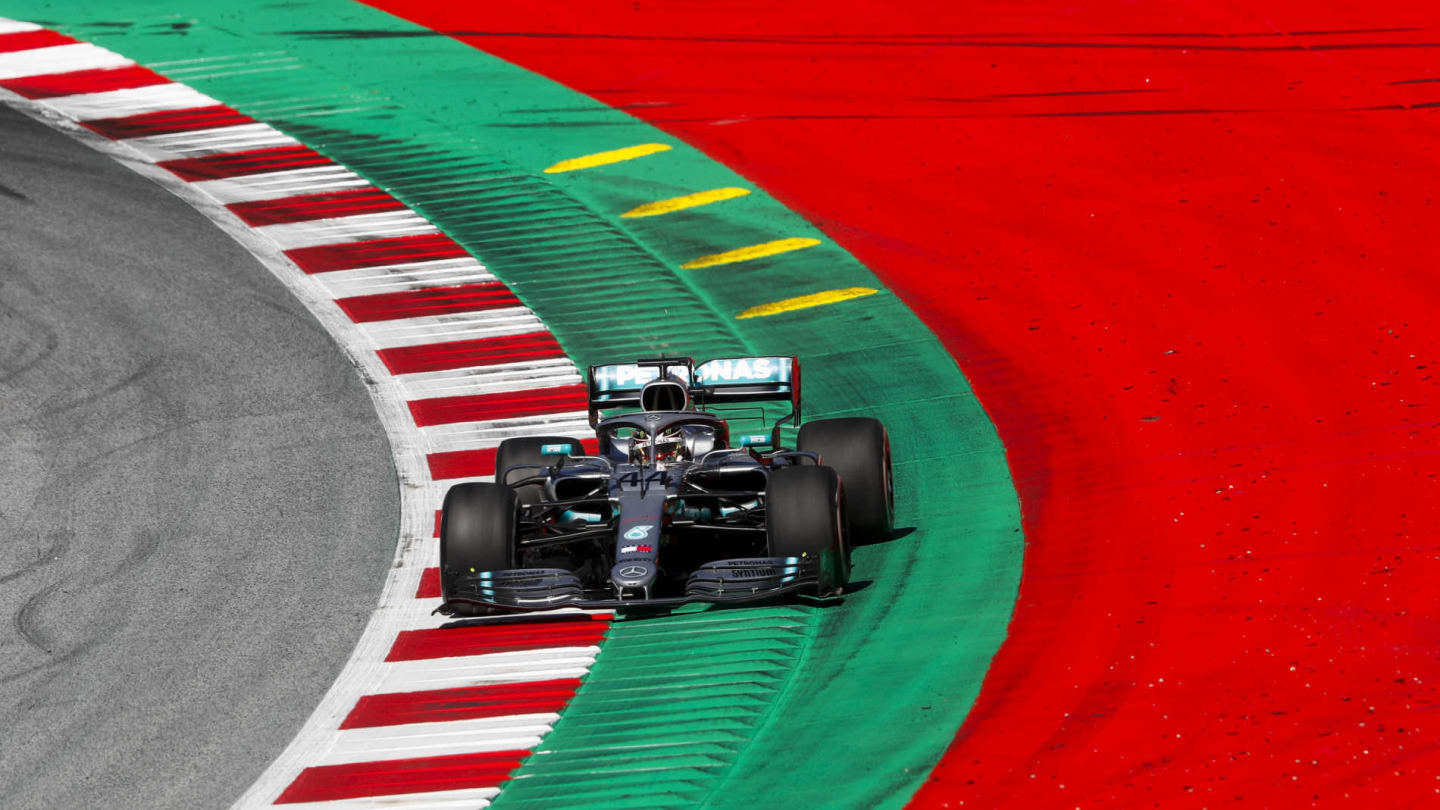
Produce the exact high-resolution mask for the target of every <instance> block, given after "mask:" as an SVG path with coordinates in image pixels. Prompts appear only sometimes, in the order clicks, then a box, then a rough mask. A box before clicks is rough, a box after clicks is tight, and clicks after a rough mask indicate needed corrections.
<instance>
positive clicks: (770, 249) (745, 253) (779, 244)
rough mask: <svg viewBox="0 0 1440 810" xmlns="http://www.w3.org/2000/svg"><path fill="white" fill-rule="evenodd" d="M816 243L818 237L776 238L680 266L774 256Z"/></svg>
mask: <svg viewBox="0 0 1440 810" xmlns="http://www.w3.org/2000/svg"><path fill="white" fill-rule="evenodd" d="M818 244H820V240H819V239H801V238H795V239H776V240H775V241H774V242H762V243H760V244H758V245H750V246H749V247H742V248H735V249H734V250H727V251H725V252H724V253H711V254H709V255H706V256H701V257H700V258H698V259H691V260H690V261H688V262H685V263H684V264H682V265H680V267H681V268H682V269H684V270H697V269H699V268H701V267H714V266H715V265H717V264H731V263H732V262H748V261H750V260H751V259H760V258H764V257H765V256H774V255H775V254H776V253H789V252H790V251H792V250H800V249H802V248H808V247H815V246H816V245H818Z"/></svg>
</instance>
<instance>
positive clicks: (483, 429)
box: [420, 411, 590, 452]
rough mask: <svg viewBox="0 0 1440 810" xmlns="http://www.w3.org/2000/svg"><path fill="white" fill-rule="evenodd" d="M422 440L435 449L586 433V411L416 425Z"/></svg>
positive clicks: (480, 446)
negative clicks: (422, 435)
mask: <svg viewBox="0 0 1440 810" xmlns="http://www.w3.org/2000/svg"><path fill="white" fill-rule="evenodd" d="M420 432H421V433H423V434H425V441H426V442H427V443H428V444H429V446H430V448H431V449H432V450H434V451H436V452H445V451H448V450H474V449H477V448H482V447H499V446H500V442H501V441H503V440H505V439H514V438H517V437H522V436H557V435H558V436H565V435H570V434H580V435H582V436H586V435H589V432H590V415H589V414H587V413H586V412H585V411H572V412H568V413H552V414H546V415H544V416H520V417H515V418H513V419H492V420H490V421H488V422H457V423H456V424H453V425H433V426H431V427H425V428H420Z"/></svg>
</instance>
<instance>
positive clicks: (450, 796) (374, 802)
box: [286, 787, 500, 810]
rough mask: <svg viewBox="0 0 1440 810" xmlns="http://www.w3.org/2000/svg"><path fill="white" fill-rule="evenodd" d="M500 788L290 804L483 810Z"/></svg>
mask: <svg viewBox="0 0 1440 810" xmlns="http://www.w3.org/2000/svg"><path fill="white" fill-rule="evenodd" d="M499 792H500V788H493V787H488V788H464V789H462V790H436V791H432V792H430V793H395V794H391V795H388V796H362V797H360V798H357V799H337V800H335V801H330V802H302V803H299V804H289V805H286V806H287V807H294V808H298V810H391V809H392V808H396V807H403V808H405V810H483V808H486V807H489V806H490V800H491V799H493V798H495V794H497V793H499Z"/></svg>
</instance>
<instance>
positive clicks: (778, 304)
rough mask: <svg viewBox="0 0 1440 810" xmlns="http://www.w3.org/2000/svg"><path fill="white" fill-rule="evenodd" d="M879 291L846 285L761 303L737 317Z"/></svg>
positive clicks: (806, 305) (800, 307)
mask: <svg viewBox="0 0 1440 810" xmlns="http://www.w3.org/2000/svg"><path fill="white" fill-rule="evenodd" d="M877 292H880V291H879V290H872V289H870V288H869V287H846V288H845V289H843V290H826V291H825V292H818V293H810V294H809V295H802V296H799V297H798V298H786V299H785V300H783V301H772V302H770V303H768V304H761V305H760V306H758V307H750V308H749V309H747V310H745V311H744V312H742V313H740V314H739V315H736V316H735V317H737V318H763V317H765V316H766V315H779V314H780V313H782V312H793V311H794V310H797V309H806V308H808V307H818V306H823V305H825V304H833V303H835V302H836V301H848V300H850V299H851V298H864V297H865V296H867V295H874V294H875V293H877Z"/></svg>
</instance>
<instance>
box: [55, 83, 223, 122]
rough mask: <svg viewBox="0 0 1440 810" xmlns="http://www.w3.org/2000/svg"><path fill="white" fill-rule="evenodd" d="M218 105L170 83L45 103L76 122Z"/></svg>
mask: <svg viewBox="0 0 1440 810" xmlns="http://www.w3.org/2000/svg"><path fill="white" fill-rule="evenodd" d="M219 103H220V102H219V101H216V100H215V99H213V98H211V97H210V96H207V95H205V94H204V93H201V92H199V91H198V90H195V89H193V88H190V87H186V86H185V85H183V84H175V83H174V82H171V83H169V84H152V85H150V86H148V87H130V88H126V89H124V90H106V91H105V92H103V93H76V94H74V95H70V96H56V97H55V98H47V99H45V106H47V107H50V108H52V109H54V110H56V111H57V112H60V113H61V114H63V115H65V116H67V117H69V118H74V119H77V120H80V121H94V120H95V119H97V118H125V117H127V116H131V115H141V114H143V113H152V112H169V111H170V110H189V109H193V108H195V107H213V106H215V105H217V104H219Z"/></svg>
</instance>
